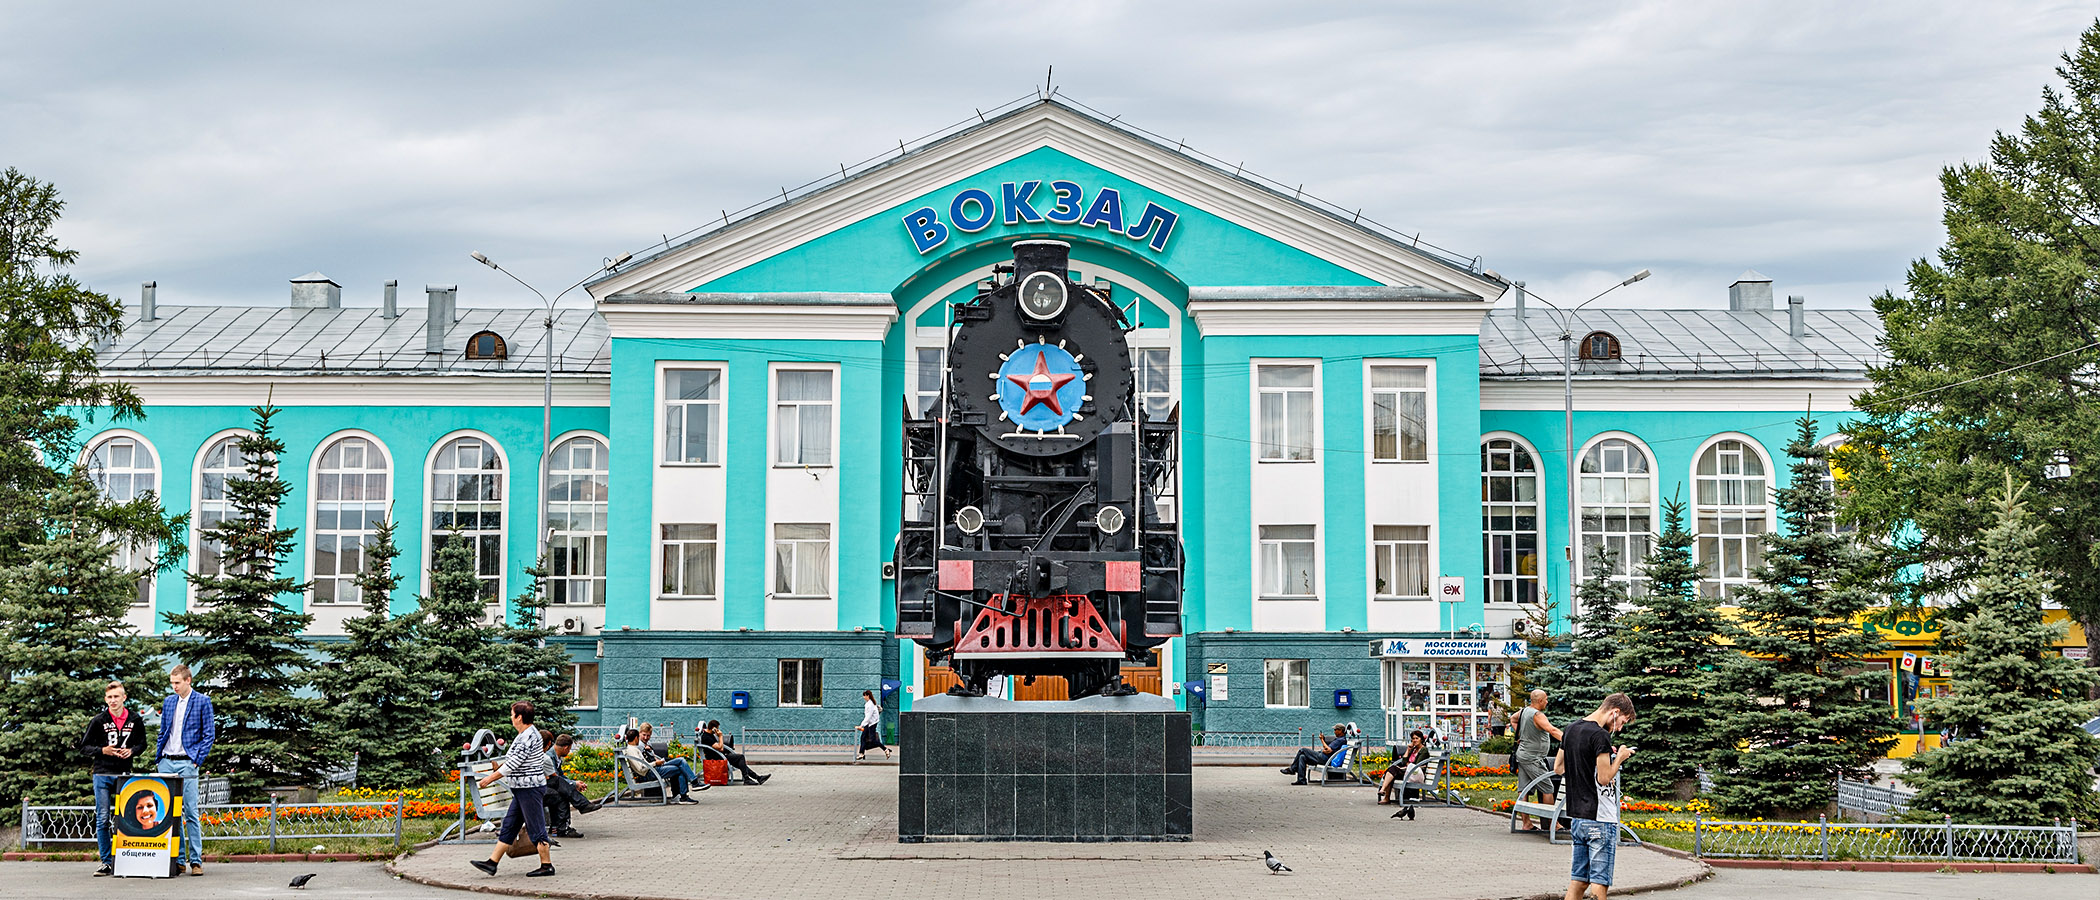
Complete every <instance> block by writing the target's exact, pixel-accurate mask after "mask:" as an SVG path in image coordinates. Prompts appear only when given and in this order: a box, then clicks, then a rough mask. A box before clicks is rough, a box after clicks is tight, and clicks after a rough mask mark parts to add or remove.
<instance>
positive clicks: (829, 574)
mask: <svg viewBox="0 0 2100 900" xmlns="http://www.w3.org/2000/svg"><path fill="white" fill-rule="evenodd" d="M803 525H806V526H816V527H819V528H822V529H824V537H822V538H784V537H781V536H780V529H781V528H783V527H786V526H803ZM836 533H837V529H836V528H834V527H832V524H831V523H830V522H775V523H773V571H772V572H771V573H769V575H768V579H767V580H768V581H769V582H770V583H771V584H772V586H773V587H772V590H770V591H768V592H767V593H768V595H769V596H773V597H783V598H787V599H791V600H829V599H831V597H832V595H833V592H835V591H836V590H838V578H837V577H836V573H835V572H834V571H833V569H834V568H835V567H834V566H833V565H832V564H831V561H832V548H833V545H835V544H836V543H837V540H836ZM812 544H818V545H822V547H823V550H822V553H823V559H824V590H823V592H822V593H809V592H807V591H805V590H801V589H802V588H806V587H807V585H802V584H794V583H790V584H789V585H788V587H789V588H790V590H781V584H780V575H781V563H782V562H783V559H782V557H783V555H786V556H788V557H789V558H788V559H787V560H786V562H788V563H789V566H788V568H787V571H788V572H791V573H793V572H797V571H799V570H798V569H797V568H796V567H795V563H797V562H799V560H800V559H801V555H802V554H803V553H806V552H809V551H808V549H807V548H808V546H809V545H812ZM791 581H792V576H791Z"/></svg>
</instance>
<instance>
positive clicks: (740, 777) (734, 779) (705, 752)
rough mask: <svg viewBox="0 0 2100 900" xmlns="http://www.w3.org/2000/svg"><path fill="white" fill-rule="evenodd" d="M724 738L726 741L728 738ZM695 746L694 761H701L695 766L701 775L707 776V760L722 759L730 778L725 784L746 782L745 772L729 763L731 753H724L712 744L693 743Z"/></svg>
mask: <svg viewBox="0 0 2100 900" xmlns="http://www.w3.org/2000/svg"><path fill="white" fill-rule="evenodd" d="M724 740H725V742H726V740H727V739H726V738H725V739H724ZM693 747H694V752H693V761H694V762H696V763H700V765H697V766H695V767H694V768H696V769H698V770H699V772H700V777H702V778H706V777H707V766H706V761H707V760H710V759H719V760H721V761H722V765H723V766H724V767H725V768H727V769H728V770H729V780H728V781H725V782H723V784H743V783H744V773H743V772H741V771H738V770H737V767H735V766H732V765H730V764H729V754H727V753H723V752H722V751H720V750H716V749H715V748H714V746H713V745H712V744H695V745H693Z"/></svg>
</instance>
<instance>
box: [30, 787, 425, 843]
mask: <svg viewBox="0 0 2100 900" xmlns="http://www.w3.org/2000/svg"><path fill="white" fill-rule="evenodd" d="M201 825H202V836H203V839H204V841H203V842H204V844H206V845H207V846H208V845H210V844H211V842H213V841H256V840H266V841H269V843H270V852H272V853H275V852H277V845H278V842H280V841H302V842H303V841H306V840H309V839H314V838H387V837H391V838H393V839H394V847H395V849H397V850H398V849H399V848H400V847H401V798H400V797H398V796H396V797H393V798H390V799H386V800H366V801H347V802H345V801H338V802H330V803H280V802H278V801H275V800H272V801H270V802H269V803H208V804H203V814H202V821H201ZM94 842H95V808H94V807H92V806H30V805H28V804H23V806H22V846H23V848H24V849H27V848H30V847H41V846H43V845H45V844H92V843H94Z"/></svg>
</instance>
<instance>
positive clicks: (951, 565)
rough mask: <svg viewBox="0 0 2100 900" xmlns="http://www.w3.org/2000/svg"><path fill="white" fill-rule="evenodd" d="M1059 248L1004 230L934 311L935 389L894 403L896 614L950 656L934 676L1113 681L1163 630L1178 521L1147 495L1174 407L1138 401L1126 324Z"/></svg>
mask: <svg viewBox="0 0 2100 900" xmlns="http://www.w3.org/2000/svg"><path fill="white" fill-rule="evenodd" d="M1070 250H1071V247H1070V245H1069V244H1066V243H1064V242H1062V241H1047V240H1042V241H1021V242H1018V243H1016V244H1014V259H1013V262H1012V263H1011V264H1006V263H1002V264H1000V265H998V266H996V267H994V269H993V274H992V277H991V279H990V280H989V281H987V282H985V283H983V284H981V285H979V287H980V290H979V292H978V294H977V296H976V297H974V298H972V299H971V300H969V301H968V302H965V303H960V304H957V305H956V306H955V308H954V309H953V311H952V312H953V315H952V317H951V321H952V324H951V325H950V326H949V330H948V354H947V372H946V375H945V378H944V379H943V381H942V391H941V397H940V400H939V402H938V403H937V404H935V406H934V408H933V410H932V412H931V413H930V414H929V415H926V416H925V417H923V418H922V417H917V416H915V415H914V411H913V410H911V409H910V408H909V404H907V409H906V411H905V422H904V441H905V468H904V518H903V524H902V527H901V528H900V529H899V532H898V537H897V559H896V566H897V630H898V633H899V634H900V635H901V636H903V637H907V638H910V639H912V640H914V641H917V642H918V643H919V645H920V646H921V647H924V648H925V649H926V654H927V657H928V659H929V661H931V662H933V663H935V664H943V663H945V664H947V665H950V666H952V667H953V668H954V669H955V672H956V674H957V675H958V676H959V677H960V679H961V681H962V683H961V685H960V686H958V687H957V688H955V689H954V690H953V691H952V693H964V694H978V695H981V694H983V693H984V689H985V683H986V681H987V680H988V679H990V678H991V677H992V676H994V675H1012V676H1018V677H1021V678H1025V679H1030V680H1033V679H1034V678H1035V677H1036V676H1047V675H1055V676H1063V677H1064V678H1065V679H1066V680H1067V683H1068V685H1069V688H1070V695H1071V696H1072V697H1084V696H1089V695H1093V694H1104V693H1105V694H1122V693H1131V692H1132V689H1131V688H1130V687H1128V686H1127V685H1124V684H1123V683H1122V680H1121V674H1120V673H1121V668H1122V664H1123V663H1124V662H1126V661H1127V662H1144V661H1147V660H1148V659H1149V658H1150V656H1151V651H1152V650H1153V649H1154V648H1156V647H1158V646H1159V645H1160V644H1162V643H1164V642H1165V641H1166V640H1167V639H1168V638H1171V637H1175V636H1177V635H1179V634H1181V584H1182V550H1181V538H1180V536H1179V535H1178V534H1177V533H1176V532H1175V530H1174V529H1173V527H1172V526H1170V525H1166V524H1163V523H1162V522H1161V520H1160V518H1159V514H1158V510H1157V508H1156V504H1155V502H1154V501H1155V499H1156V496H1157V495H1158V493H1159V492H1160V491H1161V490H1162V489H1163V488H1164V487H1165V486H1166V485H1168V484H1171V482H1172V479H1173V478H1174V472H1173V470H1174V456H1175V453H1176V451H1177V446H1176V440H1177V438H1176V427H1175V422H1174V420H1175V418H1176V417H1177V415H1178V411H1170V412H1169V413H1168V414H1167V416H1166V418H1165V419H1150V418H1148V417H1147V416H1145V415H1144V414H1143V413H1142V411H1141V409H1140V407H1139V404H1138V403H1137V397H1136V394H1135V390H1136V380H1137V379H1136V377H1135V373H1134V371H1133V369H1132V363H1131V355H1130V350H1129V347H1128V346H1127V344H1126V343H1125V341H1124V337H1123V335H1124V332H1126V331H1128V330H1130V328H1132V327H1133V325H1134V323H1132V322H1130V321H1128V320H1127V319H1126V318H1125V317H1124V315H1123V312H1122V311H1121V310H1119V309H1117V308H1116V306H1115V305H1114V304H1113V303H1112V302H1110V298H1109V293H1108V291H1107V290H1105V289H1103V288H1098V287H1093V286H1089V285H1084V284H1079V283H1076V282H1074V281H1073V280H1072V279H1071V277H1070V274H1069V272H1068V258H1069V253H1070Z"/></svg>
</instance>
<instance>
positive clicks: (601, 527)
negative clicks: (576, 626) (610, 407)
mask: <svg viewBox="0 0 2100 900" xmlns="http://www.w3.org/2000/svg"><path fill="white" fill-rule="evenodd" d="M605 457H606V454H605V442H604V441H601V440H598V439H597V438H595V437H590V436H588V435H585V436H579V437H572V438H569V439H568V440H565V441H562V442H561V443H560V444H557V445H555V447H554V458H553V460H552V463H551V465H550V466H549V467H548V470H547V530H548V531H549V532H551V534H552V538H551V540H550V543H549V545H548V549H549V552H550V555H551V557H552V559H551V560H550V561H549V564H550V566H551V567H552V568H551V570H550V571H549V572H548V573H547V578H548V581H547V597H548V602H550V603H604V602H605V543H606V539H605V531H606V524H605V515H606V512H605V495H606V487H607V484H608V483H609V481H610V478H609V472H608V470H607V468H606V458H605Z"/></svg>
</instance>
